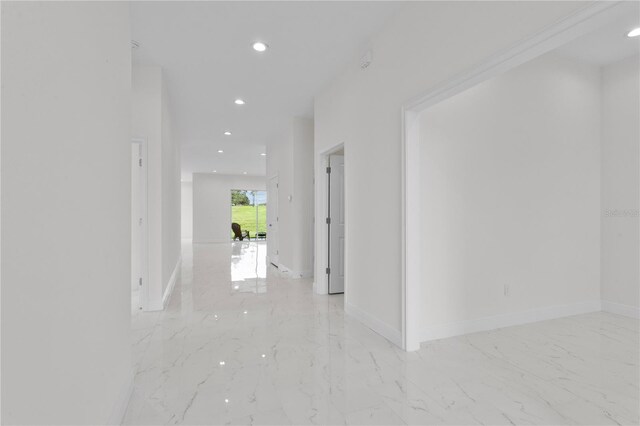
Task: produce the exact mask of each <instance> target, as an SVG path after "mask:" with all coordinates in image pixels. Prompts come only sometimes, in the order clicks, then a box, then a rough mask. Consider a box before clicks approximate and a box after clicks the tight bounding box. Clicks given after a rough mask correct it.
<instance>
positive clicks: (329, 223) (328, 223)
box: [327, 217, 331, 225]
mask: <svg viewBox="0 0 640 426" xmlns="http://www.w3.org/2000/svg"><path fill="white" fill-rule="evenodd" d="M327 225H331V218H330V217H328V218H327Z"/></svg>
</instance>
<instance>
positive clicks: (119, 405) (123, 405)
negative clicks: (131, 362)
mask: <svg viewBox="0 0 640 426" xmlns="http://www.w3.org/2000/svg"><path fill="white" fill-rule="evenodd" d="M132 393H133V372H131V373H130V374H128V376H127V381H126V382H125V383H124V385H123V386H122V389H121V391H120V394H119V395H118V399H117V401H116V403H115V405H114V406H113V410H112V411H111V415H110V416H109V419H108V420H107V424H108V425H121V424H122V421H123V420H124V416H125V414H126V413H127V408H128V407H129V401H130V400H131V394H132Z"/></svg>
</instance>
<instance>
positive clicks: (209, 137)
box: [131, 1, 401, 181]
mask: <svg viewBox="0 0 640 426" xmlns="http://www.w3.org/2000/svg"><path fill="white" fill-rule="evenodd" d="M399 7H401V3H399V2H269V1H262V2H231V1H230V2H186V1H180V2H177V1H176V2H132V4H131V16H132V38H133V39H134V40H136V41H137V42H138V43H139V44H140V47H139V48H138V49H135V50H134V63H137V64H153V65H159V66H161V67H162V68H163V69H164V73H165V77H166V81H167V85H168V90H169V97H170V101H171V110H172V117H173V118H172V128H173V137H174V138H176V139H177V140H179V141H180V143H181V145H182V179H183V180H187V181H189V180H191V173H193V172H211V171H212V170H217V172H218V173H224V174H241V173H242V172H245V171H246V172H248V174H250V175H264V174H265V173H266V159H265V157H263V156H260V153H262V152H266V151H265V149H266V145H267V143H271V142H275V141H277V140H278V139H279V138H282V137H283V135H284V134H286V132H287V129H288V126H289V123H290V119H291V117H293V116H295V115H306V116H311V115H312V114H313V97H314V95H315V94H316V93H317V92H318V91H319V90H321V89H322V87H323V86H325V85H327V84H328V83H329V81H330V80H331V79H332V78H333V77H334V76H336V75H337V74H338V73H339V72H340V71H341V70H342V69H343V67H344V66H346V63H347V61H349V60H350V59H352V58H353V57H354V55H356V54H358V53H359V52H360V51H362V50H363V49H364V47H365V46H366V43H367V40H368V39H369V38H370V37H371V36H372V35H373V34H375V32H376V31H378V30H379V29H380V28H381V27H382V25H383V24H384V22H385V21H386V20H387V19H388V18H389V17H390V16H391V15H392V14H393V13H395V12H396V11H397V9H398V8H399ZM256 40H261V41H264V42H266V43H267V44H268V45H269V46H270V48H269V49H268V50H267V52H265V53H262V54H260V53H257V52H255V51H254V50H253V49H252V48H251V44H252V43H253V42H254V41H256ZM236 98H242V99H244V100H245V101H246V105H243V106H237V105H234V103H233V101H234V99H236ZM225 130H230V131H231V132H232V133H233V134H232V135H231V136H224V135H223V132H224V131H225ZM219 149H222V150H224V153H223V154H218V153H217V151H218V150H219Z"/></svg>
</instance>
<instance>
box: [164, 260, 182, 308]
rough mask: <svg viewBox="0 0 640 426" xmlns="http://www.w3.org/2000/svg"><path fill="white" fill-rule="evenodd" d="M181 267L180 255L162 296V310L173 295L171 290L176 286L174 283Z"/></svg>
mask: <svg viewBox="0 0 640 426" xmlns="http://www.w3.org/2000/svg"><path fill="white" fill-rule="evenodd" d="M181 265H182V255H180V256H178V261H177V262H176V266H175V267H174V268H173V272H172V273H171V277H170V278H169V283H168V284H167V288H166V289H165V290H164V294H163V295H162V309H164V308H166V307H167V303H169V299H170V298H171V294H172V293H173V288H174V287H175V286H176V281H177V280H178V272H179V271H180V266H181Z"/></svg>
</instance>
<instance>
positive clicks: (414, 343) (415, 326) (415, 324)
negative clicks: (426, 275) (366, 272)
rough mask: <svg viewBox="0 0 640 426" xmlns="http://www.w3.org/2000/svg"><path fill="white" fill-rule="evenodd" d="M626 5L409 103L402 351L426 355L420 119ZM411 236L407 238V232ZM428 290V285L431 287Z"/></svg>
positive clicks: (580, 17)
mask: <svg viewBox="0 0 640 426" xmlns="http://www.w3.org/2000/svg"><path fill="white" fill-rule="evenodd" d="M623 4H624V2H621V1H616V2H604V1H602V2H594V3H591V4H589V5H587V6H585V7H583V8H581V9H579V10H578V11H576V12H575V13H573V14H572V15H569V16H568V17H566V18H564V19H561V20H559V21H557V22H556V23H554V24H552V25H550V26H548V27H546V28H544V29H543V30H541V31H539V32H537V33H535V34H533V35H532V36H530V37H528V38H526V39H524V40H523V41H521V42H520V43H517V44H516V45H514V46H512V47H511V48H509V49H507V50H504V51H501V52H498V53H497V54H495V55H493V56H491V57H489V58H488V59H487V60H486V61H484V62H482V63H481V64H479V65H478V66H476V67H474V68H473V69H470V70H467V71H466V72H464V73H462V74H460V75H458V76H456V77H454V78H453V79H451V80H448V81H445V82H444V83H442V84H440V85H438V86H436V87H435V88H434V89H432V90H429V91H427V92H425V93H422V94H420V95H419V96H417V97H414V98H412V99H409V100H408V101H406V102H405V103H404V104H403V105H402V107H401V110H400V114H401V120H402V125H401V129H402V132H401V160H402V164H401V169H402V172H401V173H402V191H401V196H402V203H401V205H402V233H401V234H402V278H401V282H402V286H401V288H402V294H401V301H402V348H403V349H405V350H406V351H415V350H418V349H420V342H421V341H423V340H424V339H422V338H421V330H420V325H419V320H420V317H419V312H420V286H421V283H424V281H423V279H422V271H421V267H420V265H421V259H420V235H421V212H420V204H421V202H420V199H419V197H418V199H416V197H410V196H408V194H416V193H419V191H420V186H421V185H420V175H421V164H420V156H419V154H420V121H419V118H420V113H422V112H423V111H424V110H426V109H427V108H430V107H432V106H434V105H436V104H439V103H441V102H442V101H444V100H446V99H449V98H451V97H452V96H455V95H457V94H458V93H461V92H463V91H465V90H467V89H470V88H471V87H474V86H476V85H478V84H480V83H482V82H484V81H486V80H489V79H491V78H493V77H496V76H498V75H501V74H503V73H505V72H507V71H509V70H511V69H513V68H515V67H517V66H519V65H522V64H524V63H526V62H529V61H531V60H533V59H535V58H537V57H539V56H541V55H543V54H545V53H548V52H550V51H552V50H554V49H556V48H558V47H560V46H562V45H563V44H565V43H567V42H569V41H571V40H573V39H576V38H578V37H580V36H582V35H585V34H587V33H589V32H591V31H594V30H596V29H598V28H599V27H601V26H602V25H604V24H606V23H607V22H609V21H611V20H612V19H615V18H616V17H618V16H621V15H623V14H624V13H625V11H624V7H618V6H621V5H623ZM409 229H410V230H411V232H407V230H409ZM427 285H428V283H427Z"/></svg>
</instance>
